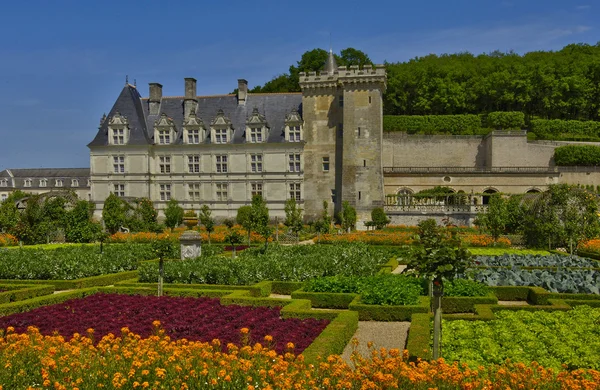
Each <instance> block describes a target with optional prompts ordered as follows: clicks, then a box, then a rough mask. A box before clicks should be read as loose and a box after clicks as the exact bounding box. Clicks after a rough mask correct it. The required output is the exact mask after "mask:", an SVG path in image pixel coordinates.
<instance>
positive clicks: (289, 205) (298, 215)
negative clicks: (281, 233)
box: [283, 198, 302, 241]
mask: <svg viewBox="0 0 600 390" xmlns="http://www.w3.org/2000/svg"><path fill="white" fill-rule="evenodd" d="M283 224H284V225H285V226H287V227H288V229H290V230H291V231H292V232H293V233H294V235H295V236H296V241H298V235H299V233H300V231H301V230H302V209H301V208H299V207H298V205H297V204H296V199H294V198H290V199H288V200H287V201H286V202H285V222H283Z"/></svg>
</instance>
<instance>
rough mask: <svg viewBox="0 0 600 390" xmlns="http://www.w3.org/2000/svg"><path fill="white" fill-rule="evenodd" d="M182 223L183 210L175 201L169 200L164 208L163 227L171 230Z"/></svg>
mask: <svg viewBox="0 0 600 390" xmlns="http://www.w3.org/2000/svg"><path fill="white" fill-rule="evenodd" d="M182 222H183V208H182V207H181V206H180V205H179V202H177V200H176V199H171V200H169V201H168V202H167V207H166V208H165V226H166V227H168V228H169V229H171V230H172V229H174V228H176V227H177V226H179V225H181V223H182Z"/></svg>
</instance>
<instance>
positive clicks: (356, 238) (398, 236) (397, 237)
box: [320, 230, 414, 245]
mask: <svg viewBox="0 0 600 390" xmlns="http://www.w3.org/2000/svg"><path fill="white" fill-rule="evenodd" d="M413 236H414V233H413V232H405V231H401V232H394V231H384V230H374V231H368V232H364V231H363V232H352V233H344V234H323V235H322V236H321V239H320V241H321V242H322V243H327V244H331V243H338V242H363V243H365V244H373V245H406V244H410V243H412V237H413Z"/></svg>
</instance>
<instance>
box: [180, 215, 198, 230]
mask: <svg viewBox="0 0 600 390" xmlns="http://www.w3.org/2000/svg"><path fill="white" fill-rule="evenodd" d="M183 224H184V225H185V226H187V230H192V229H193V228H194V226H198V216H197V215H196V213H195V212H194V210H189V211H186V212H185V214H183Z"/></svg>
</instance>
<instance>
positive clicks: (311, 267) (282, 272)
mask: <svg viewBox="0 0 600 390" xmlns="http://www.w3.org/2000/svg"><path fill="white" fill-rule="evenodd" d="M553 190H554V191H557V189H553ZM551 191H552V190H551ZM551 191H550V192H549V195H548V194H547V195H545V196H546V197H547V198H548V199H551V195H552V192H551ZM570 193H572V194H576V193H577V191H573V190H572V191H570ZM559 194H564V192H559ZM541 199H543V198H541ZM584 200H585V198H584ZM292 203H293V202H290V204H289V205H288V206H287V207H286V209H287V210H286V211H288V213H287V215H288V218H286V220H285V221H282V222H283V224H280V225H275V226H274V225H273V223H272V222H269V218H268V210H266V208H265V207H264V202H262V200H261V199H255V201H254V202H253V205H251V206H249V208H248V209H247V210H246V211H242V213H241V215H242V218H239V220H237V221H224V223H223V224H222V225H221V224H216V221H211V217H210V210H207V209H204V210H201V212H200V213H194V215H192V214H191V213H188V215H187V216H186V217H184V215H183V214H184V213H183V212H181V213H179V214H178V215H180V217H179V219H176V220H175V224H174V226H170V227H166V228H164V229H158V228H157V227H156V226H155V228H154V231H151V229H146V230H147V231H143V230H144V229H140V230H142V231H134V230H135V229H130V232H129V233H126V232H117V231H114V232H111V231H110V230H109V231H108V232H106V233H104V232H103V231H102V230H101V229H100V230H99V233H94V237H93V239H91V240H90V241H91V242H90V243H64V244H37V245H25V244H21V245H20V244H19V242H22V241H23V239H22V237H18V238H17V236H14V235H13V236H14V238H11V237H13V236H9V235H8V234H3V235H2V237H4V238H3V240H4V241H3V242H6V243H7V244H3V245H4V246H3V247H1V248H0V362H1V363H2V367H3V370H0V384H2V385H1V386H2V387H1V388H2V389H28V388H58V389H75V388H77V389H91V388H99V387H105V388H177V389H186V388H189V389H198V388H224V389H241V388H246V389H262V388H272V389H280V388H281V389H288V388H289V389H302V388H311V389H312V388H340V389H344V388H346V389H364V388H373V389H378V388H414V389H429V388H438V389H455V388H463V389H505V388H527V389H529V388H531V389H533V388H535V389H561V388H562V389H571V388H581V389H594V388H598V387H600V363H599V361H598V359H597V356H598V351H600V338H599V337H598V335H599V334H600V291H599V289H598V288H599V286H600V262H599V261H598V260H597V259H598V258H600V241H599V240H598V239H596V237H598V236H599V235H598V230H597V229H598V225H599V224H598V221H597V219H598V217H597V215H596V213H597V212H598V211H597V209H594V208H593V207H592V206H593V203H586V205H589V206H590V207H591V208H589V209H587V211H588V212H589V213H588V214H585V215H583V216H580V215H579V214H578V213H573V212H568V213H567V212H564V213H561V210H560V209H554V212H555V214H551V213H550V212H549V211H547V210H546V211H544V210H543V207H541V206H540V203H539V202H538V203H535V207H536V208H535V210H537V211H536V212H540V213H541V212H544V213H546V214H545V215H546V216H547V217H548V218H555V219H554V221H555V222H554V224H553V225H552V226H554V227H557V226H558V227H561V226H562V227H563V229H562V230H556V229H555V230H551V229H549V227H548V225H547V224H544V226H545V227H544V228H543V229H545V230H542V233H539V234H548V235H549V236H550V239H548V237H542V238H541V239H540V238H538V241H537V242H542V243H544V244H541V245H537V246H536V245H531V246H530V247H524V246H523V245H520V246H514V245H511V246H509V245H507V244H506V242H505V241H503V240H500V238H502V237H504V238H506V237H505V236H506V231H505V230H503V228H501V226H500V225H502V223H505V224H506V222H503V221H502V218H505V216H506V213H503V212H502V207H503V206H502V204H501V203H502V201H501V200H494V202H492V206H493V207H496V208H497V209H499V210H500V211H493V209H492V212H491V213H488V215H486V216H484V215H482V216H481V218H480V219H481V225H480V227H479V228H466V227H455V226H443V225H437V224H436V223H435V222H434V221H433V220H427V221H424V222H422V223H420V224H419V226H415V227H404V226H395V227H389V226H386V224H385V223H383V225H382V226H379V229H377V227H378V226H374V228H375V230H373V231H369V232H352V224H353V222H354V221H353V220H352V210H351V209H350V208H349V207H348V205H346V207H345V210H344V211H345V215H342V216H341V217H342V218H341V219H342V220H341V221H340V220H339V219H338V223H339V222H341V223H340V224H339V226H337V227H335V228H334V227H332V222H331V218H330V216H329V215H327V213H326V209H324V213H323V215H322V216H321V218H320V219H319V220H317V221H312V223H311V225H302V223H301V222H300V221H301V220H299V217H300V215H301V213H300V212H299V209H298V206H297V205H295V204H292ZM494 203H496V204H494ZM499 204H500V205H499ZM552 204H556V202H553V203H552ZM567 204H569V205H570V204H572V202H567ZM28 207H32V206H28ZM42 207H43V204H42ZM76 209H77V208H76V207H75V208H71V209H70V210H66V213H70V212H73V210H76ZM81 209H83V207H81ZM19 213H23V211H19ZM136 213H137V214H138V215H139V212H132V213H129V218H132V217H133V216H135V215H136ZM243 213H247V215H248V216H249V217H248V220H250V221H252V222H251V223H250V222H247V220H245V219H244V218H243ZM494 213H496V214H494ZM82 214H83V213H82ZM553 215H554V216H553ZM590 215H593V216H595V217H596V222H593V221H588V222H586V224H587V225H586V226H584V227H583V228H577V226H576V225H577V223H575V222H573V221H574V220H575V221H577V218H584V217H585V218H586V220H587V218H589V217H590ZM126 216H127V215H126ZM376 217H377V215H376ZM376 219H377V218H373V220H374V223H373V225H376V224H375V220H376ZM140 220H143V219H140ZM80 222H81V223H82V224H83V223H84V222H85V223H88V222H89V223H90V224H93V223H94V222H93V221H92V220H91V219H89V221H88V220H84V219H83V218H82V219H81V220H80ZM122 222H123V221H122ZM181 222H185V224H186V225H187V227H181V226H180V225H181ZM211 222H212V224H211ZM18 223H21V222H18ZM154 223H157V224H158V222H154ZM594 223H595V225H594ZM122 224H123V223H121V225H122ZM244 224H246V226H244ZM261 224H262V225H261ZM150 225H151V224H150ZM198 225H200V226H198ZM106 228H107V229H108V226H106ZM91 229H92V230H94V229H96V228H91ZM186 229H188V230H190V231H195V232H197V233H198V234H200V235H201V237H202V253H201V255H200V256H199V257H197V258H190V259H184V260H181V253H180V247H179V241H178V239H179V238H180V237H181V236H182V234H183V233H184V232H185V231H186ZM276 229H277V230H276ZM504 229H505V228H504ZM529 229H532V228H531V227H529ZM348 231H349V232H348ZM544 232H546V233H544ZM509 234H511V235H514V234H513V233H509ZM526 234H527V233H523V235H526ZM43 236H44V235H43V234H42V235H40V237H43ZM209 236H210V244H209ZM289 236H291V237H294V236H295V237H296V242H299V241H311V243H312V244H311V245H296V244H295V242H293V241H294V240H292V242H291V244H290V245H282V242H284V241H283V240H282V239H281V237H288V238H289ZM373 237H377V238H373ZM380 237H387V238H380ZM42 241H43V239H42ZM278 241H279V242H278ZM523 242H525V243H527V242H528V241H527V238H525V239H523ZM548 242H550V243H551V245H548V244H547V243H548ZM573 242H575V244H573ZM364 322H378V323H383V322H385V323H390V322H410V328H409V330H408V336H407V340H406V343H405V344H404V343H403V345H402V346H401V347H399V348H397V349H380V348H373V349H372V350H371V353H372V354H371V355H370V356H365V355H361V354H360V353H358V352H357V353H355V354H353V355H352V356H351V358H350V359H344V358H342V357H341V355H342V352H343V351H344V349H345V348H347V347H348V346H352V345H353V343H356V342H358V341H357V340H353V336H354V335H355V333H356V331H357V329H358V328H359V326H360V324H363V323H364ZM367 341H368V340H362V342H367Z"/></svg>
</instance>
